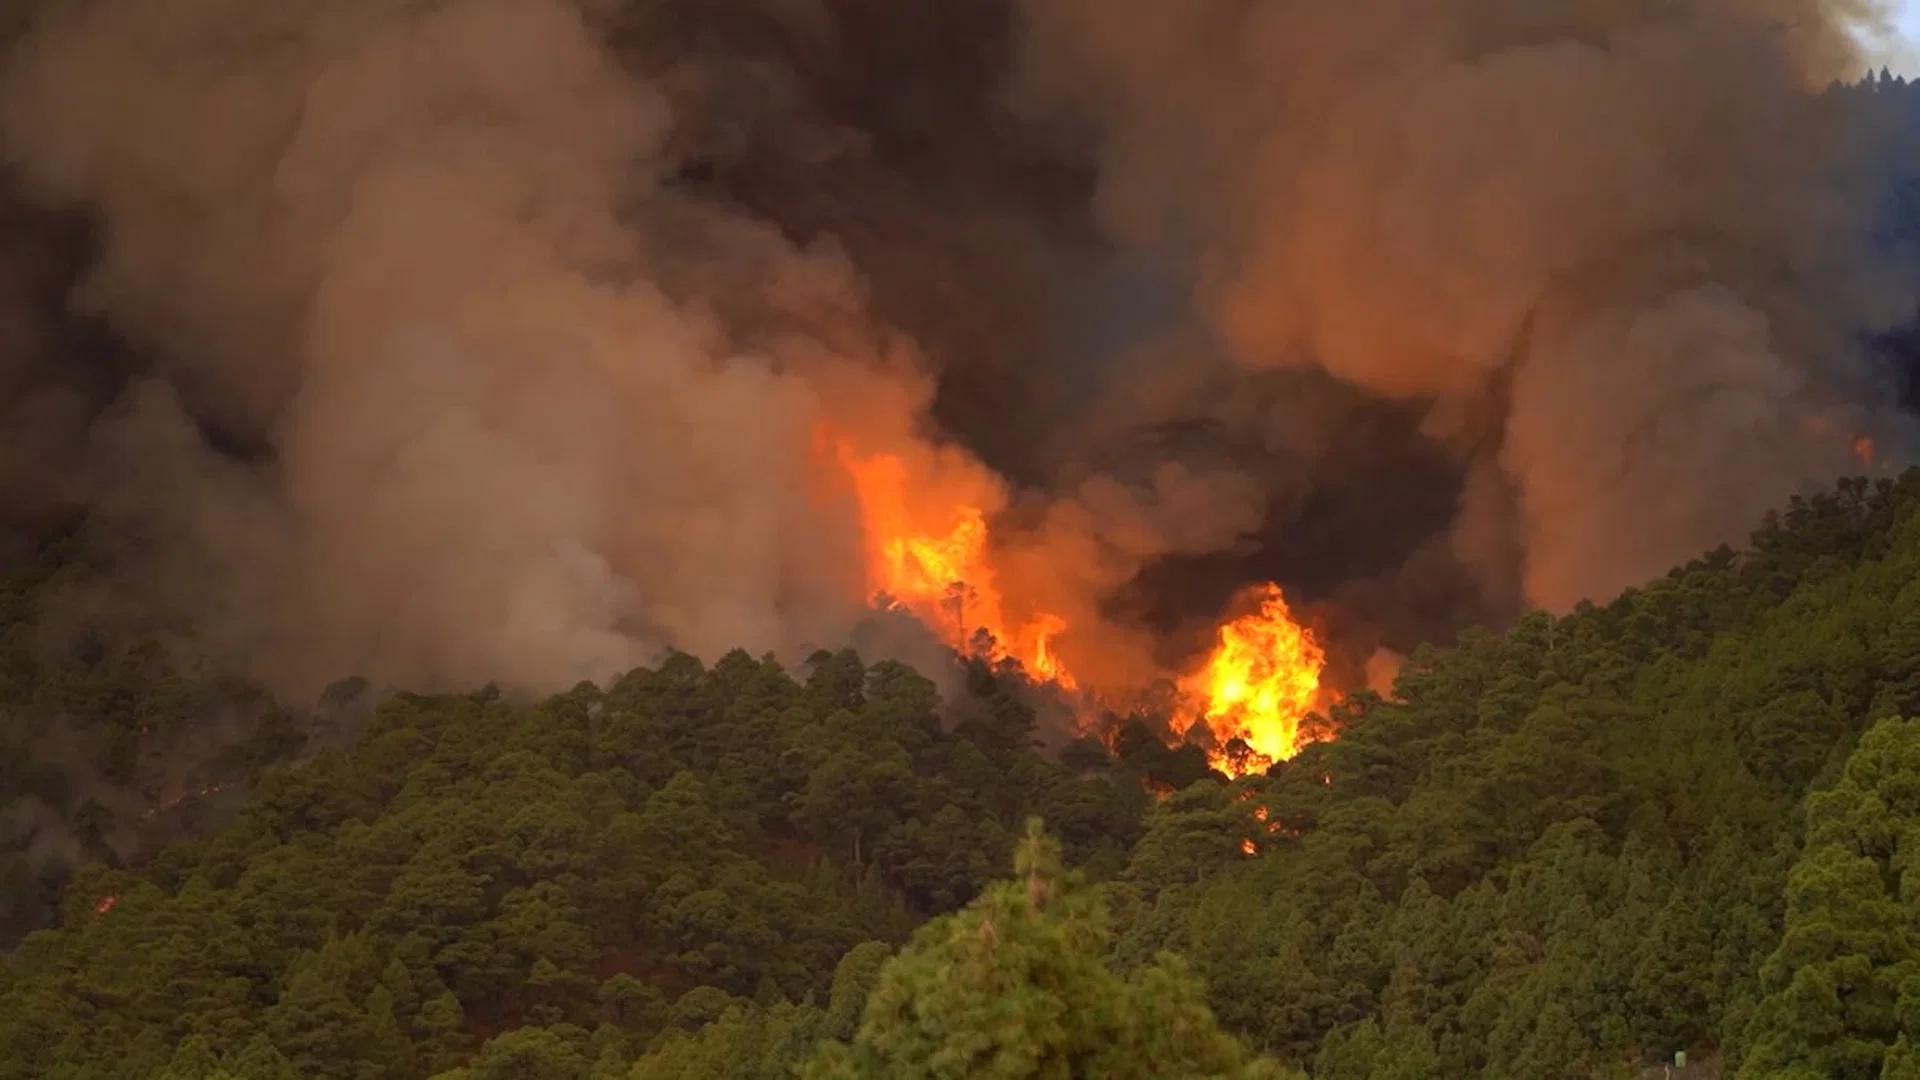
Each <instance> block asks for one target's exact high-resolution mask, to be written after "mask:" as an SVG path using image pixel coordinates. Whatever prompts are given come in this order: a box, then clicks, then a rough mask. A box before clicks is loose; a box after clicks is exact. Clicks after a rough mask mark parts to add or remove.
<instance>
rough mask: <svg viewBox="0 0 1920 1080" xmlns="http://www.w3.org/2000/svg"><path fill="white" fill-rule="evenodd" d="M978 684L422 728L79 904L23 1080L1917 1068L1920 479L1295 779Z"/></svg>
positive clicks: (105, 868)
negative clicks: (1239, 771)
mask: <svg viewBox="0 0 1920 1080" xmlns="http://www.w3.org/2000/svg"><path fill="white" fill-rule="evenodd" d="M9 616H10V617H14V618H17V617H19V616H18V613H17V612H14V611H10V612H9ZM22 677H26V676H24V675H23V676H22ZM34 677H40V676H38V675H37V674H36V675H34ZM967 678H968V685H967V686H965V687H963V688H959V692H957V693H954V694H952V695H950V696H951V697H952V698H953V700H952V701H950V702H949V703H947V704H946V705H945V706H943V705H942V704H941V702H940V699H939V695H938V694H937V693H936V691H935V687H934V684H933V683H931V682H929V681H928V680H927V679H925V678H923V677H921V676H920V675H918V674H916V673H914V672H912V671H910V670H908V669H906V668H904V667H901V666H899V665H897V664H892V663H881V664H875V665H871V666H868V665H866V664H864V663H862V661H861V660H860V659H859V658H858V657H855V656H853V655H851V654H847V653H842V654H838V655H828V654H821V655H818V656H816V657H814V658H813V660H812V661H811V662H810V663H809V664H808V665H807V666H806V668H805V670H804V671H803V672H802V673H801V675H800V676H798V677H796V676H795V675H794V674H792V673H789V672H788V671H786V670H783V669H782V668H781V667H780V666H778V665H776V664H774V663H773V662H771V661H768V660H755V659H753V658H751V657H748V656H746V655H744V654H738V653H736V654H734V655H731V656H728V657H726V658H724V659H722V660H721V661H719V662H718V663H716V664H715V665H714V666H713V667H712V668H710V669H709V668H705V667H703V666H702V665H701V664H699V663H698V662H696V661H695V660H693V659H692V658H689V657H685V656H675V657H672V658H670V659H668V660H667V661H666V662H665V663H663V664H662V665H661V666H659V667H658V668H656V669H649V670H637V671H634V672H632V673H630V674H629V675H627V676H626V677H625V678H623V679H621V680H620V681H618V682H617V683H615V684H614V685H612V686H610V687H607V688H606V689H604V690H601V689H596V688H594V687H592V686H585V685H583V686H581V687H578V688H576V689H575V690H573V691H571V692H569V693H567V694H563V695H559V696H557V697H554V698H551V699H548V700H546V701H544V702H539V703H530V704H522V703H514V702H511V701H508V700H505V699H504V698H502V697H501V696H500V695H498V694H496V693H494V692H492V691H481V692H477V693H474V694H469V695H457V696H439V697H420V696H409V695H401V696H398V697H394V698H391V699H389V700H387V701H385V702H384V703H382V704H381V705H380V706H379V707H378V708H377V709H376V710H375V711H374V712H373V714H372V716H371V718H370V719H368V720H367V721H366V722H365V725H364V729H363V730H362V731H361V732H360V734H359V737H358V739H357V741H356V742H354V743H353V745H352V746H351V747H349V748H344V749H323V750H320V751H319V752H317V753H310V754H308V755H307V756H305V757H303V758H302V759H301V760H299V761H298V762H296V763H293V764H291V765H287V766H283V767H279V768H275V769H272V770H269V771H267V772H266V773H265V774H264V775H263V776H261V778H260V779H259V780H258V781H257V782H256V783H255V784H254V785H253V788H252V791H251V792H250V794H249V795H248V796H247V799H246V804H245V807H244V809H243V810H242V811H240V813H239V815H238V818H237V820H234V821H233V822H232V823H231V824H229V825H227V826H226V827H224V828H222V829H219V830H218V831H214V832H211V833H208V834H205V835H202V836H200V837H198V838H195V839H189V840H182V841H180V842H177V843H175V844H173V845H172V846H171V847H169V848H167V849H166V850H165V851H164V852H163V853H162V854H160V855H159V856H158V857H157V858H154V859H153V860H152V861H151V862H149V863H148V864H146V865H144V866H142V867H139V868H137V869H135V868H129V867H125V866H121V867H112V866H109V865H105V864H102V865H93V866H90V867H88V868H86V869H84V870H82V871H81V872H79V873H77V874H76V875H75V876H74V878H73V880H72V881H71V882H70V883H69V885H68V887H67V890H66V893H65V896H64V900H63V901H62V905H61V910H60V925H59V927H58V928H57V929H51V930H46V931H41V932H38V933H35V934H32V935H30V936H29V937H28V938H27V939H26V940H25V941H24V942H22V943H21V945H20V946H19V947H18V948H17V949H16V950H15V951H14V952H13V953H12V955H11V956H10V957H9V958H8V960H7V962H6V964H5V966H4V968H0V1077H4V1078H8V1080H11V1078H14V1077H21V1078H25V1077H54V1078H72V1080H78V1078H82V1077H87V1078H92V1077H100V1078H107V1077H114V1078H119V1077H128V1078H132V1077H138V1078H142V1080H147V1078H153V1077H166V1078H168V1080H208V1078H213V1077H221V1076H226V1077H234V1078H255V1077H260V1078H269V1080H277V1078H282V1077H287V1078H291V1077H345V1078H353V1077H365V1078H370V1080H371V1078H396V1080H397V1078H404V1077H429V1076H434V1075H446V1076H448V1077H460V1078H464V1080H495V1078H505V1077H532V1078H548V1077H551V1078H554V1080H561V1078H566V1080H587V1078H595V1080H598V1078H602V1077H632V1078H634V1080H652V1078H667V1077H672V1078H676V1080H692V1078H709V1077H711V1078H720V1077H747V1078H753V1077H777V1076H791V1075H795V1074H796V1070H802V1069H804V1070H805V1071H806V1072H807V1073H808V1074H809V1075H813V1076H817V1077H864V1076H883V1075H884V1076H926V1077H944V1076H956V1077H957V1076H963V1075H994V1076H1006V1077H1016V1076H1106V1075H1129V1073H1127V1072H1126V1071H1124V1069H1121V1071H1117V1072H1116V1071H1114V1070H1115V1069H1118V1068H1120V1066H1117V1065H1115V1064H1113V1063H1114V1062H1125V1063H1128V1067H1132V1068H1135V1070H1136V1072H1138V1074H1139V1075H1176V1076H1177V1075H1192V1076H1222V1075H1244V1076H1256V1075H1282V1074H1283V1073H1282V1070H1284V1069H1285V1068H1288V1067H1298V1068H1303V1069H1305V1070H1307V1071H1308V1072H1310V1074H1311V1075H1312V1076H1314V1077H1316V1078H1318V1080H1360V1078H1379V1080H1385V1078H1389V1077H1391V1078H1424V1077H1434V1078H1439V1077H1465V1076H1479V1077H1489V1078H1494V1077H1498V1078H1515V1080H1531V1078H1538V1077H1557V1076H1611V1075H1632V1074H1633V1073H1634V1072H1635V1070H1637V1069H1638V1068H1639V1067H1641V1066H1642V1065H1643V1064H1645V1063H1647V1062H1650V1061H1656V1060H1670V1059H1671V1056H1672V1054H1673V1053H1674V1052H1675V1051H1679V1050H1686V1051H1688V1052H1689V1054H1690V1056H1691V1058H1692V1059H1693V1060H1694V1061H1695V1062H1696V1063H1699V1062H1702V1061H1704V1062H1706V1063H1707V1064H1708V1066H1709V1067H1710V1068H1711V1067H1714V1066H1716V1065H1717V1066H1718V1067H1719V1068H1720V1069H1721V1070H1723V1071H1724V1073H1725V1074H1726V1075H1729V1076H1731V1075H1735V1074H1737V1075H1738V1076H1740V1077H1741V1078H1742V1080H1784V1078H1799V1077H1814V1076H1820V1077H1835V1078H1841V1080H1850V1078H1855V1077H1857V1078H1861V1080H1869V1078H1894V1077H1910V1076H1913V1075H1915V1070H1916V1069H1917V1068H1920V1054H1916V1049H1915V1044H1914V1041H1913V1037H1912V1034H1911V1033H1912V1032H1913V1031H1914V1030H1915V1029H1916V1027H1920V870H1915V869H1914V868H1915V867H1916V866H1920V862H1917V861H1916V860H1920V726H1916V724H1920V722H1917V721H1913V720H1906V719H1902V718H1903V717H1907V716H1920V472H1911V473H1909V474H1907V475H1906V476H1905V477H1902V478H1901V479H1899V480H1897V481H1896V480H1879V481H1873V482H1869V481H1866V480H1856V481H1849V482H1846V483H1844V484H1843V485H1841V486H1840V487H1839V488H1838V489H1837V490H1836V491H1834V492H1832V493H1830V494H1828V495H1825V496H1822V497H1820V498H1817V499H1813V500H1809V501H1805V502H1800V503H1796V504H1795V505H1793V506H1792V507H1791V508H1789V509H1788V510H1787V511H1786V512H1784V513H1783V514H1782V515H1781V516H1780V517H1779V518H1778V519H1777V520H1772V521H1769V522H1768V523H1767V524H1766V525H1765V526H1764V527H1763V528H1762V529H1761V530H1760V531H1759V532H1758V533H1757V534H1756V535H1755V537H1754V538H1753V541H1752V543H1751V544H1750V545H1749V546H1748V547H1747V548H1746V549H1744V550H1739V551H1735V550H1732V549H1722V550H1720V551H1716V552H1713V553H1711V554H1709V555H1708V556H1706V557H1704V558H1702V559H1700V560H1698V561H1696V562H1693V563H1691V564H1689V565H1687V566H1684V567H1681V568H1679V569H1677V570H1675V571H1674V572H1673V573H1672V574H1670V575H1668V576H1667V577H1665V578H1663V579H1661V580H1659V581H1656V582H1653V583H1651V584H1649V585H1647V586H1646V587H1644V588H1641V589H1637V590H1634V591H1631V592H1629V593H1627V594H1626V595H1624V596H1621V597H1620V598H1618V599H1617V600H1615V601H1613V602H1611V603H1609V604H1606V605H1605V606H1586V607H1583V608H1582V609H1581V610H1579V611H1576V612H1574V613H1572V614H1571V615H1569V616H1566V617H1564V618H1552V617H1548V616H1545V615H1538V614H1536V615H1532V616H1529V617H1527V618H1525V619H1523V620H1522V621H1521V622H1520V624H1519V625H1517V626H1516V627H1514V628H1513V629H1512V630H1511V631H1510V632H1508V633H1506V634H1501V635H1495V634H1491V633H1474V634H1469V635H1467V636H1466V637H1465V638H1463V640H1461V641H1460V642H1459V643H1458V645H1457V646H1456V647H1453V648H1450V649H1446V650H1426V651H1423V652H1421V653H1420V654H1418V655H1416V656H1415V657H1413V658H1412V660H1411V661H1410V662H1409V664H1408V666H1407V668H1406V669H1405V671H1404V672H1403V673H1402V676H1401V679H1400V681H1399V685H1398V687H1397V689H1396V694H1395V699H1394V700H1391V701H1388V700H1382V699H1380V698H1377V697H1374V696H1371V695H1360V696H1358V697H1356V698H1353V699H1351V700H1349V701H1348V702H1347V703H1346V704H1344V705H1343V706H1342V707H1340V708H1339V709H1338V710H1337V713H1338V715H1337V716H1336V717H1335V719H1336V720H1337V722H1338V723H1339V725H1340V728H1341V730H1340V737H1339V738H1338V739H1337V740H1335V741H1332V742H1328V743H1324V744H1320V745H1316V746H1313V747H1311V748H1309V749H1308V750H1307V751H1306V752H1304V753H1303V754H1301V755H1300V756H1299V757H1298V758H1296V759H1294V760H1293V761H1291V762H1288V763H1285V764H1283V765H1282V766H1280V767H1278V768H1276V769H1275V770H1274V771H1273V773H1272V774H1271V775H1269V776H1264V777H1256V778H1250V779H1246V780H1241V781H1236V782H1233V783H1226V782H1224V781H1223V780H1222V779H1221V778H1219V777H1217V776H1209V775H1206V774H1205V772H1204V769H1202V768H1200V767H1198V765H1197V763H1196V760H1195V758H1194V756H1193V755H1192V754H1191V753H1184V752H1174V751H1169V750H1166V749H1165V748H1164V747H1162V746H1160V744H1158V743H1157V742H1155V741H1154V740H1152V739H1150V738H1147V737H1145V736H1144V735H1142V733H1141V732H1140V731H1138V730H1133V731H1129V732H1124V733H1122V735H1121V737H1120V738H1118V739H1116V740H1114V745H1115V747H1116V748H1117V749H1118V751H1119V752H1118V753H1113V752H1110V751H1109V750H1108V749H1107V748H1106V747H1105V746H1103V745H1101V744H1100V743H1098V742H1095V741H1082V742H1079V743H1076V744H1074V745H1073V746H1071V747H1070V748H1069V749H1068V750H1067V751H1066V752H1065V753H1061V754H1057V755H1043V754H1042V753H1040V752H1039V751H1037V750H1036V749H1035V748H1034V747H1033V745H1032V741H1033V733H1034V719H1033V714H1032V712H1031V711H1030V710H1029V709H1028V708H1027V707H1026V706H1025V705H1023V704H1022V701H1021V695H1020V694H1019V693H1018V683H1017V680H1015V679H1013V678H1011V677H1010V676H1008V675H1007V674H1006V673H997V672H994V671H990V670H987V669H985V668H982V667H979V666H975V667H974V668H972V669H970V670H969V672H968V675H967ZM16 685H23V684H16ZM13 692H16V693H17V692H19V691H17V690H16V691H13ZM129 707H134V706H133V705H132V704H131V703H129ZM99 709H100V714H101V715H102V716H114V715H116V713H115V712H114V709H113V708H109V707H108V706H106V705H101V706H99ZM1154 792H1161V793H1162V794H1159V795H1155V794H1154ZM1034 815H1037V816H1039V817H1041V818H1043V819H1044V820H1045V821H1046V823H1047V827H1048V829H1049V830H1050V831H1051V832H1052V833H1053V834H1055V835H1057V837H1058V838H1059V846H1060V849H1061V855H1060V856H1059V858H1060V859H1061V860H1063V861H1064V863H1065V864H1066V865H1070V866H1075V867H1078V868H1079V869H1078V870H1077V871H1076V872H1074V873H1067V872H1065V871H1063V870H1061V869H1059V868H1058V867H1056V866H1055V865H1054V862H1053V860H1054V856H1052V855H1051V854H1049V851H1050V848H1049V845H1048V843H1047V842H1046V840H1045V838H1042V837H1032V838H1029V840H1028V841H1027V842H1026V843H1025V844H1024V845H1023V847H1022V856H1021V858H1022V862H1021V867H1020V873H1019V875H1018V876H1017V877H1016V879H1015V880H1014V881H1012V882H1009V883H1006V884H1002V885H990V884H989V883H990V882H991V881H992V879H994V878H996V877H998V876H1001V875H1003V874H1004V872H1005V870H1006V868H1007V867H1008V866H1009V865H1010V859H1011V856H1012V852H1013V848H1014V843H1013V840H1014V837H1015V835H1016V834H1017V833H1018V831H1019V829H1020V827H1021V823H1022V822H1024V821H1025V820H1026V819H1027V818H1028V817H1029V816H1034ZM1248 847H1251V848H1252V849H1253V854H1252V855H1251V856H1249V855H1248V854H1247V853H1246V850H1245V849H1246V848H1248ZM1082 879H1085V883H1083V881H1082ZM956 911H958V912H960V913H959V914H957V915H948V914H946V913H952V912H956ZM929 920H932V921H929ZM916 928H917V929H916ZM1175 954H1177V955H1175ZM1203 995H1204V996H1203ZM1216 1019H1217V1022H1218V1027H1216V1026H1215V1023H1216ZM823 1047H824V1049H823ZM1255 1054H1262V1055H1267V1057H1268V1058H1269V1059H1271V1060H1265V1059H1256V1058H1255V1057H1253V1056H1252V1055H1255ZM1281 1063H1285V1064H1284V1065H1283V1064H1281ZM982 1069H986V1070H988V1071H980V1070H982ZM1141 1069H1144V1070H1146V1071H1144V1072H1139V1070H1141ZM1234 1070H1245V1071H1241V1072H1235V1071H1234Z"/></svg>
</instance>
